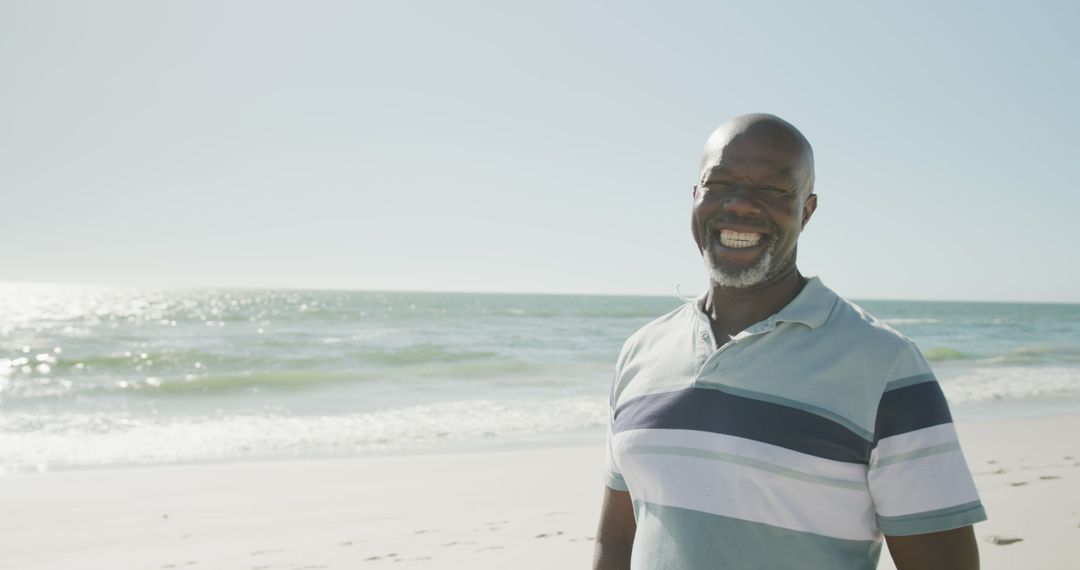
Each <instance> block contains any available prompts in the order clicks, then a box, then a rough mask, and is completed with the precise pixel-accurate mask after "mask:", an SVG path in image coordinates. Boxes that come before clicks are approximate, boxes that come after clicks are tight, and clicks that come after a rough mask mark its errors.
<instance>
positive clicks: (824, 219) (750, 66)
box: [0, 0, 1080, 302]
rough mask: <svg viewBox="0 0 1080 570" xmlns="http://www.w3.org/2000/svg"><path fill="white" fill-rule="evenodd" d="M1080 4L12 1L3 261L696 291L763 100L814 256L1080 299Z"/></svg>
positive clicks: (838, 268) (862, 276) (4, 46)
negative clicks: (708, 170)
mask: <svg viewBox="0 0 1080 570" xmlns="http://www.w3.org/2000/svg"><path fill="white" fill-rule="evenodd" d="M1078 6H1080V4H1077V3H1074V2H1011V3H1003V2H970V1H956V2H936V1H922V0H916V1H911V2H903V3H896V2H890V3H886V2H855V1H852V2H813V3H811V2H753V1H745V2H722V1H715V0H714V1H708V2H678V1H672V2H664V3H659V2H588V1H584V0H579V1H573V2H561V1H551V0H548V1H544V2H520V3H518V2H497V1H491V2H473V1H469V0H463V1H456V2H439V1H426V0H418V1H413V2H402V1H376V0H372V1H349V2H346V1H318V0H315V1H307V2H281V1H267V0H258V1H213V2H206V1H185V2H151V1H145V0H138V1H131V2H115V1H98V2H93V3H90V2H81V1H67V2H56V1H47V0H46V1H34V2H29V1H15V0H0V212H2V218H0V219H2V226H0V227H2V228H3V230H2V234H0V235H2V236H3V239H0V281H32V282H73V283H84V282H85V283H115V284H123V285H138V286H165V287H189V286H227V287H297V288H329V289H381V290H432V291H493V292H494V291H506V292H553V293H603V294H658V295H672V294H674V293H675V291H676V287H678V288H679V290H681V291H682V293H684V294H687V295H693V294H697V293H698V292H700V291H701V290H702V289H703V288H704V286H705V283H706V281H705V272H704V269H703V266H702V262H701V257H700V254H699V253H698V251H697V249H696V247H695V246H694V243H693V241H692V239H691V235H690V226H689V214H690V205H691V187H692V185H693V184H694V183H695V182H696V177H697V167H698V160H699V155H700V151H701V147H702V145H703V144H704V142H705V139H706V138H707V137H708V135H709V133H710V132H711V131H712V130H713V129H714V128H716V126H718V125H719V124H720V123H722V122H724V121H725V120H727V119H729V118H731V117H733V116H736V115H739V114H742V113H748V112H769V113H774V114H777V115H779V116H781V117H783V118H785V119H787V120H788V121H790V122H791V123H793V124H794V125H796V126H797V127H798V128H799V129H800V130H802V132H803V133H804V134H805V135H806V136H807V138H808V139H809V140H810V142H811V143H812V144H813V146H814V151H815V156H816V168H817V182H816V192H817V193H818V196H819V201H818V209H817V212H816V213H815V215H814V218H813V219H812V221H811V222H810V224H809V225H808V226H807V228H806V231H805V232H804V233H803V235H802V238H801V240H800V247H799V267H800V269H801V270H802V271H803V272H804V273H806V274H815V275H819V276H821V278H822V280H824V281H825V283H826V284H828V285H829V286H830V287H832V288H833V289H834V290H836V291H837V292H838V293H840V294H841V295H844V296H848V297H852V298H856V299H942V300H997V301H1038V302H1080V255H1078V254H1077V252H1076V247H1077V239H1076V235H1077V231H1078V230H1077V228H1078V227H1080V225H1078V223H1077V220H1078V216H1080V193H1078V189H1077V188H1075V186H1076V181H1077V180H1078V179H1080V160H1078V159H1077V156H1078V154H1080V138H1078V136H1077V133H1080V111H1078V110H1077V101H1080V69H1078V67H1080V64H1078V62H1080V34H1076V33H1075V31H1074V30H1073V29H1072V28H1073V26H1074V25H1075V23H1076V22H1077V21H1080V7H1078Z"/></svg>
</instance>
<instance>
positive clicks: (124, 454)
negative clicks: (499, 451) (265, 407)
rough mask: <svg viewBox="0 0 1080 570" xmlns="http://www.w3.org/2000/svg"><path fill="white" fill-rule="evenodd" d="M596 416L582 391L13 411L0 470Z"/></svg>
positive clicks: (477, 433) (341, 444)
mask: <svg viewBox="0 0 1080 570" xmlns="http://www.w3.org/2000/svg"><path fill="white" fill-rule="evenodd" d="M606 417H607V406H606V404H605V402H604V400H603V399H602V398H585V397H577V398H563V399H555V400H536V401H509V402H499V401H487V400H472V401H461V402H446V403H437V404H428V405H420V406H410V407H404V408H395V409H388V410H383V411H377V412H373V413H365V414H352V415H333V416H297V415H285V414H273V415H226V416H222V417H176V416H173V417H168V418H162V417H126V418H125V417H118V416H117V415H116V414H115V413H113V414H105V413H97V414H62V415H59V414H58V415H43V414H33V413H13V414H6V415H4V416H3V417H2V418H0V449H3V450H4V454H3V457H2V458H0V472H6V473H12V472H23V471H44V470H49V469H55V468H74V467H98V466H108V465H119V464H167V463H184V462H204V461H229V460H244V459H266V458H280V457H298V456H353V455H365V454H372V453H385V452H397V451H410V450H414V449H433V448H434V449H438V448H439V447H440V446H444V445H445V446H450V447H452V446H454V445H455V444H457V445H460V444H462V443H465V442H469V443H475V442H485V441H490V442H492V443H500V442H513V441H515V440H516V439H520V438H528V437H529V436H535V435H537V434H544V435H551V434H560V433H566V432H569V431H573V430H580V429H589V428H592V429H597V430H598V429H599V428H600V427H601V426H603V423H604V421H605V419H606Z"/></svg>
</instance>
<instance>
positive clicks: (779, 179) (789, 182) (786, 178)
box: [701, 167, 798, 190]
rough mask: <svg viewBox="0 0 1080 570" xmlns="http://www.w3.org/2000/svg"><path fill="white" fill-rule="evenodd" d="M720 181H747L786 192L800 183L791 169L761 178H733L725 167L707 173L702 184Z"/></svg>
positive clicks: (715, 168)
mask: <svg viewBox="0 0 1080 570" xmlns="http://www.w3.org/2000/svg"><path fill="white" fill-rule="evenodd" d="M717 179H720V180H736V179H737V180H745V181H747V182H750V183H751V184H755V185H757V186H776V187H778V188H783V189H785V190H793V189H795V188H797V187H798V183H796V181H795V180H794V178H792V176H791V169H789V168H779V169H776V170H775V172H773V173H771V174H768V175H766V176H764V177H761V178H750V177H748V176H739V177H735V176H731V174H730V173H729V172H728V171H727V170H726V169H724V168H723V167H713V168H710V169H709V170H707V171H706V172H705V177H704V178H702V180H701V182H702V184H704V183H706V182H713V181H717Z"/></svg>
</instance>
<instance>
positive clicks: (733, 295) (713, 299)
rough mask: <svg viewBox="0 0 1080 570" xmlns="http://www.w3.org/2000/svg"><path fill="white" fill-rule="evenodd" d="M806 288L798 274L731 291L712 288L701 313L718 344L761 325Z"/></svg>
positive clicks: (793, 272) (790, 274)
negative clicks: (706, 317) (749, 328)
mask: <svg viewBox="0 0 1080 570" xmlns="http://www.w3.org/2000/svg"><path fill="white" fill-rule="evenodd" d="M804 285H806V278H805V277H803V276H802V275H801V274H800V273H799V270H798V269H797V268H795V267H792V268H791V270H790V271H788V272H786V273H784V274H782V275H780V276H778V277H777V278H776V279H773V280H770V281H769V282H768V283H762V284H761V285H755V286H753V287H743V288H730V287H720V286H719V285H717V284H716V283H713V284H712V288H711V289H709V292H708V294H706V296H705V304H704V307H702V309H703V310H704V311H705V314H706V315H708V316H709V321H710V322H711V323H712V329H713V334H714V335H716V338H717V343H718V344H723V343H724V342H726V341H727V339H728V338H730V337H732V336H734V335H736V334H738V333H740V332H742V331H743V330H745V329H746V327H749V326H750V325H752V324H754V323H756V322H759V321H763V320H765V319H767V318H769V317H770V316H772V315H774V314H776V313H777V312H778V311H779V310H780V309H782V308H784V307H785V306H786V305H787V304H788V303H790V302H791V300H792V299H794V298H795V296H796V295H798V294H799V291H802V288H803V286H804Z"/></svg>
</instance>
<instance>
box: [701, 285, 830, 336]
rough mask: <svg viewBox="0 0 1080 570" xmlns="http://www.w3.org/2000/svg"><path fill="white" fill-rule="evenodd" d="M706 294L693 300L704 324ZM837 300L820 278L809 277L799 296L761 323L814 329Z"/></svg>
mask: <svg viewBox="0 0 1080 570" xmlns="http://www.w3.org/2000/svg"><path fill="white" fill-rule="evenodd" d="M708 293H709V291H708V289H706V290H705V292H703V293H702V294H701V295H700V296H698V297H697V298H696V299H694V307H695V308H696V309H697V313H698V316H699V317H700V318H701V319H703V320H704V321H705V323H708V322H709V317H708V316H706V315H705V313H704V311H702V309H701V305H702V303H703V302H704V300H705V296H706V295H708ZM837 299H838V297H837V296H836V293H833V291H832V289H829V288H828V287H826V286H825V283H823V282H822V281H821V278H819V277H817V276H811V277H808V278H807V281H806V285H805V286H803V288H802V291H799V294H798V295H796V296H795V298H794V299H792V300H791V302H790V303H788V304H787V305H785V306H784V308H782V309H780V311H778V312H777V313H776V314H774V315H773V316H771V317H769V318H768V319H766V320H765V321H762V323H763V324H764V323H768V324H769V325H770V326H769V328H772V326H773V325H775V323H781V322H790V323H802V324H804V325H806V326H808V327H810V328H811V329H816V328H818V327H820V326H821V325H823V324H825V321H827V320H828V319H829V315H830V314H832V310H833V307H834V306H835V305H836V300H837Z"/></svg>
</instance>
